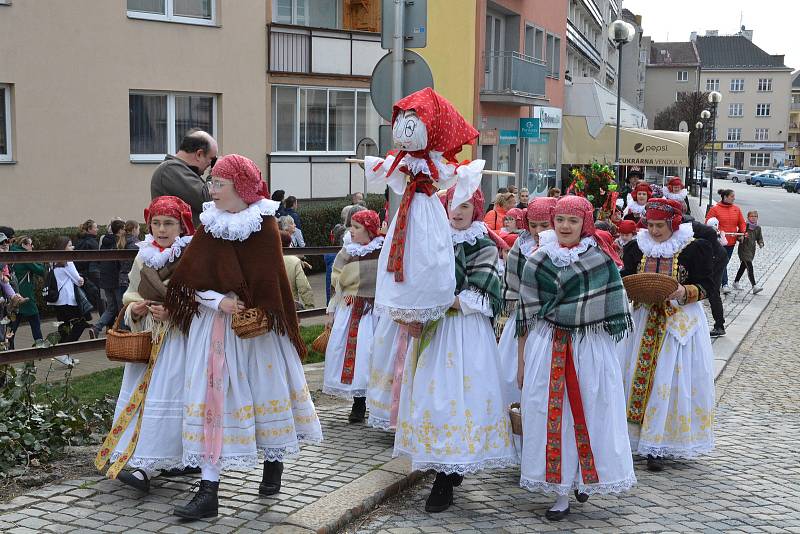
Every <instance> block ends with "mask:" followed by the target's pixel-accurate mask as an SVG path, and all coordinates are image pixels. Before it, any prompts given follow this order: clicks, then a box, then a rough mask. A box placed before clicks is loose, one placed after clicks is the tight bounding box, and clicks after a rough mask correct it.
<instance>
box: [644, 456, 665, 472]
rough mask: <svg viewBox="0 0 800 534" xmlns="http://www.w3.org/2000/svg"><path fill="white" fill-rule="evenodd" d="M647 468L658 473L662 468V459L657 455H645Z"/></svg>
mask: <svg viewBox="0 0 800 534" xmlns="http://www.w3.org/2000/svg"><path fill="white" fill-rule="evenodd" d="M647 470H648V471H652V472H654V473H659V472H661V471H663V470H664V460H662V459H661V458H659V457H658V456H651V455H649V454H648V455H647Z"/></svg>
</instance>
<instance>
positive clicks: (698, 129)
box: [692, 121, 703, 201]
mask: <svg viewBox="0 0 800 534" xmlns="http://www.w3.org/2000/svg"><path fill="white" fill-rule="evenodd" d="M694 129H695V134H694V135H695V136H696V137H695V139H697V145H696V146H697V147H700V148H702V146H703V121H697V122H696V123H695V125H694ZM699 162H700V150H695V153H694V176H692V195H696V194H697V188H698V187H699V188H700V191H702V190H703V189H702V187H703V169H702V167H701V168H700V180H699V183H698V180H697V165H698V163H699ZM700 195H701V196H702V193H700ZM701 201H702V199H701Z"/></svg>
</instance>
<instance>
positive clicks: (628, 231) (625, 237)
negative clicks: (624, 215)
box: [617, 220, 636, 250]
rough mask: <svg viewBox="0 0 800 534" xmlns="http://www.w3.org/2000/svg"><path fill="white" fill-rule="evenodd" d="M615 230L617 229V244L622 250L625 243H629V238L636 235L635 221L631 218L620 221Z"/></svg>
mask: <svg viewBox="0 0 800 534" xmlns="http://www.w3.org/2000/svg"><path fill="white" fill-rule="evenodd" d="M617 230H619V237H618V238H617V244H618V245H619V247H620V250H622V249H623V248H625V245H627V244H628V243H630V242H631V240H632V239H633V238H634V237H636V223H635V222H633V221H631V220H623V221H620V222H619V224H618V225H617Z"/></svg>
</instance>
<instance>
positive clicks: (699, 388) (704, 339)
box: [620, 302, 716, 459]
mask: <svg viewBox="0 0 800 534" xmlns="http://www.w3.org/2000/svg"><path fill="white" fill-rule="evenodd" d="M681 309H682V311H683V312H685V319H684V320H682V321H679V322H677V323H675V325H676V328H677V330H676V331H675V333H676V334H677V335H675V334H673V333H672V332H670V331H669V330H668V333H667V335H666V337H665V338H664V343H663V345H662V346H661V352H660V353H659V355H658V364H657V365H656V372H655V375H654V377H653V387H652V390H651V393H650V398H649V399H648V402H647V408H646V409H645V414H644V421H643V422H642V424H641V425H637V424H633V423H629V424H628V431H629V433H630V442H631V449H632V450H633V452H634V453H636V454H639V455H642V456H646V455H648V454H649V455H652V456H664V457H670V458H686V459H691V458H696V457H697V456H699V455H702V454H707V453H710V452H711V451H713V450H714V406H715V403H716V394H715V389H714V351H713V348H712V345H711V338H710V336H709V332H708V322H707V319H706V316H705V313H704V312H703V307H702V304H700V303H699V302H695V303H693V304H687V305H686V306H681ZM673 317H675V316H673ZM633 320H634V324H635V325H636V328H635V329H634V332H633V335H632V336H630V337H628V338H627V339H626V340H625V343H624V344H620V350H621V353H620V361H621V362H622V366H623V367H622V372H623V377H624V379H625V392H626V395H627V396H630V384H631V381H632V380H633V376H634V373H635V371H636V363H637V360H638V355H639V345H640V343H641V339H642V334H643V333H644V329H645V327H646V323H647V309H646V308H644V307H641V308H638V309H636V310H634V313H633ZM685 327H688V328H693V329H694V331H693V332H691V333H689V331H688V330H683V331H681V328H685ZM679 337H680V338H682V339H679Z"/></svg>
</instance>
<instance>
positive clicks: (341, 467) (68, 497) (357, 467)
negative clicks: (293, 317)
mask: <svg viewBox="0 0 800 534" xmlns="http://www.w3.org/2000/svg"><path fill="white" fill-rule="evenodd" d="M315 402H316V403H317V407H318V411H319V414H320V419H321V421H322V427H323V433H324V439H325V441H324V442H323V443H321V444H319V445H307V446H304V447H302V452H301V453H300V455H299V456H298V457H296V458H295V459H293V460H289V461H287V462H286V470H285V471H284V475H283V487H282V489H281V492H280V493H279V494H278V495H276V496H274V497H260V496H259V495H258V484H259V482H261V468H260V467H259V468H258V469H256V470H253V471H251V472H247V473H245V472H233V471H231V472H226V473H223V476H222V482H221V483H220V515H219V517H217V518H216V519H213V520H209V521H199V522H194V523H185V522H183V521H182V520H181V519H179V518H177V517H174V516H173V515H172V509H173V507H174V506H175V505H176V504H182V503H184V502H186V500H188V499H187V495H188V490H189V489H190V488H191V486H192V484H193V483H194V482H195V479H193V478H188V477H187V478H177V479H165V478H156V479H154V480H153V482H152V486H151V491H150V494H149V495H146V496H143V495H142V494H140V493H139V492H137V491H136V490H134V489H131V488H128V487H127V486H124V485H123V484H122V483H120V482H118V481H115V480H107V479H105V478H104V477H101V476H97V477H89V478H85V479H80V480H70V481H67V482H64V483H61V484H57V485H50V486H45V487H44V488H42V489H40V490H37V491H32V492H30V493H28V494H26V495H24V496H21V497H17V498H16V499H13V500H12V501H10V502H9V503H6V504H0V532H4V533H9V534H34V533H41V532H58V533H66V532H74V533H76V534H77V533H79V532H85V533H89V532H93V533H94V532H126V533H129V532H166V533H173V534H180V533H184V532H187V533H188V532H214V533H229V532H237V533H249V532H263V531H264V530H266V529H268V528H270V527H271V526H273V525H275V524H277V523H280V522H282V521H283V520H284V519H285V518H286V517H287V516H288V515H289V514H291V513H293V512H295V511H297V510H298V509H300V508H301V507H303V506H305V505H306V504H309V503H312V502H314V501H316V500H317V499H319V498H321V497H323V496H325V495H327V494H329V493H330V492H332V491H334V490H336V489H337V488H340V487H342V486H344V485H345V484H348V483H349V482H352V481H353V480H355V479H356V478H358V477H360V476H362V475H364V474H365V473H367V472H368V471H370V470H372V469H374V468H376V467H378V466H380V465H382V464H384V463H386V462H387V461H389V460H390V459H391V446H392V443H393V437H392V436H391V435H390V434H388V433H386V432H379V431H376V430H372V429H369V428H367V427H366V426H365V425H348V424H347V414H348V413H349V412H350V403H349V402H345V401H341V400H338V399H334V398H332V397H328V396H327V395H321V397H320V398H319V399H318V400H316V401H315Z"/></svg>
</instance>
